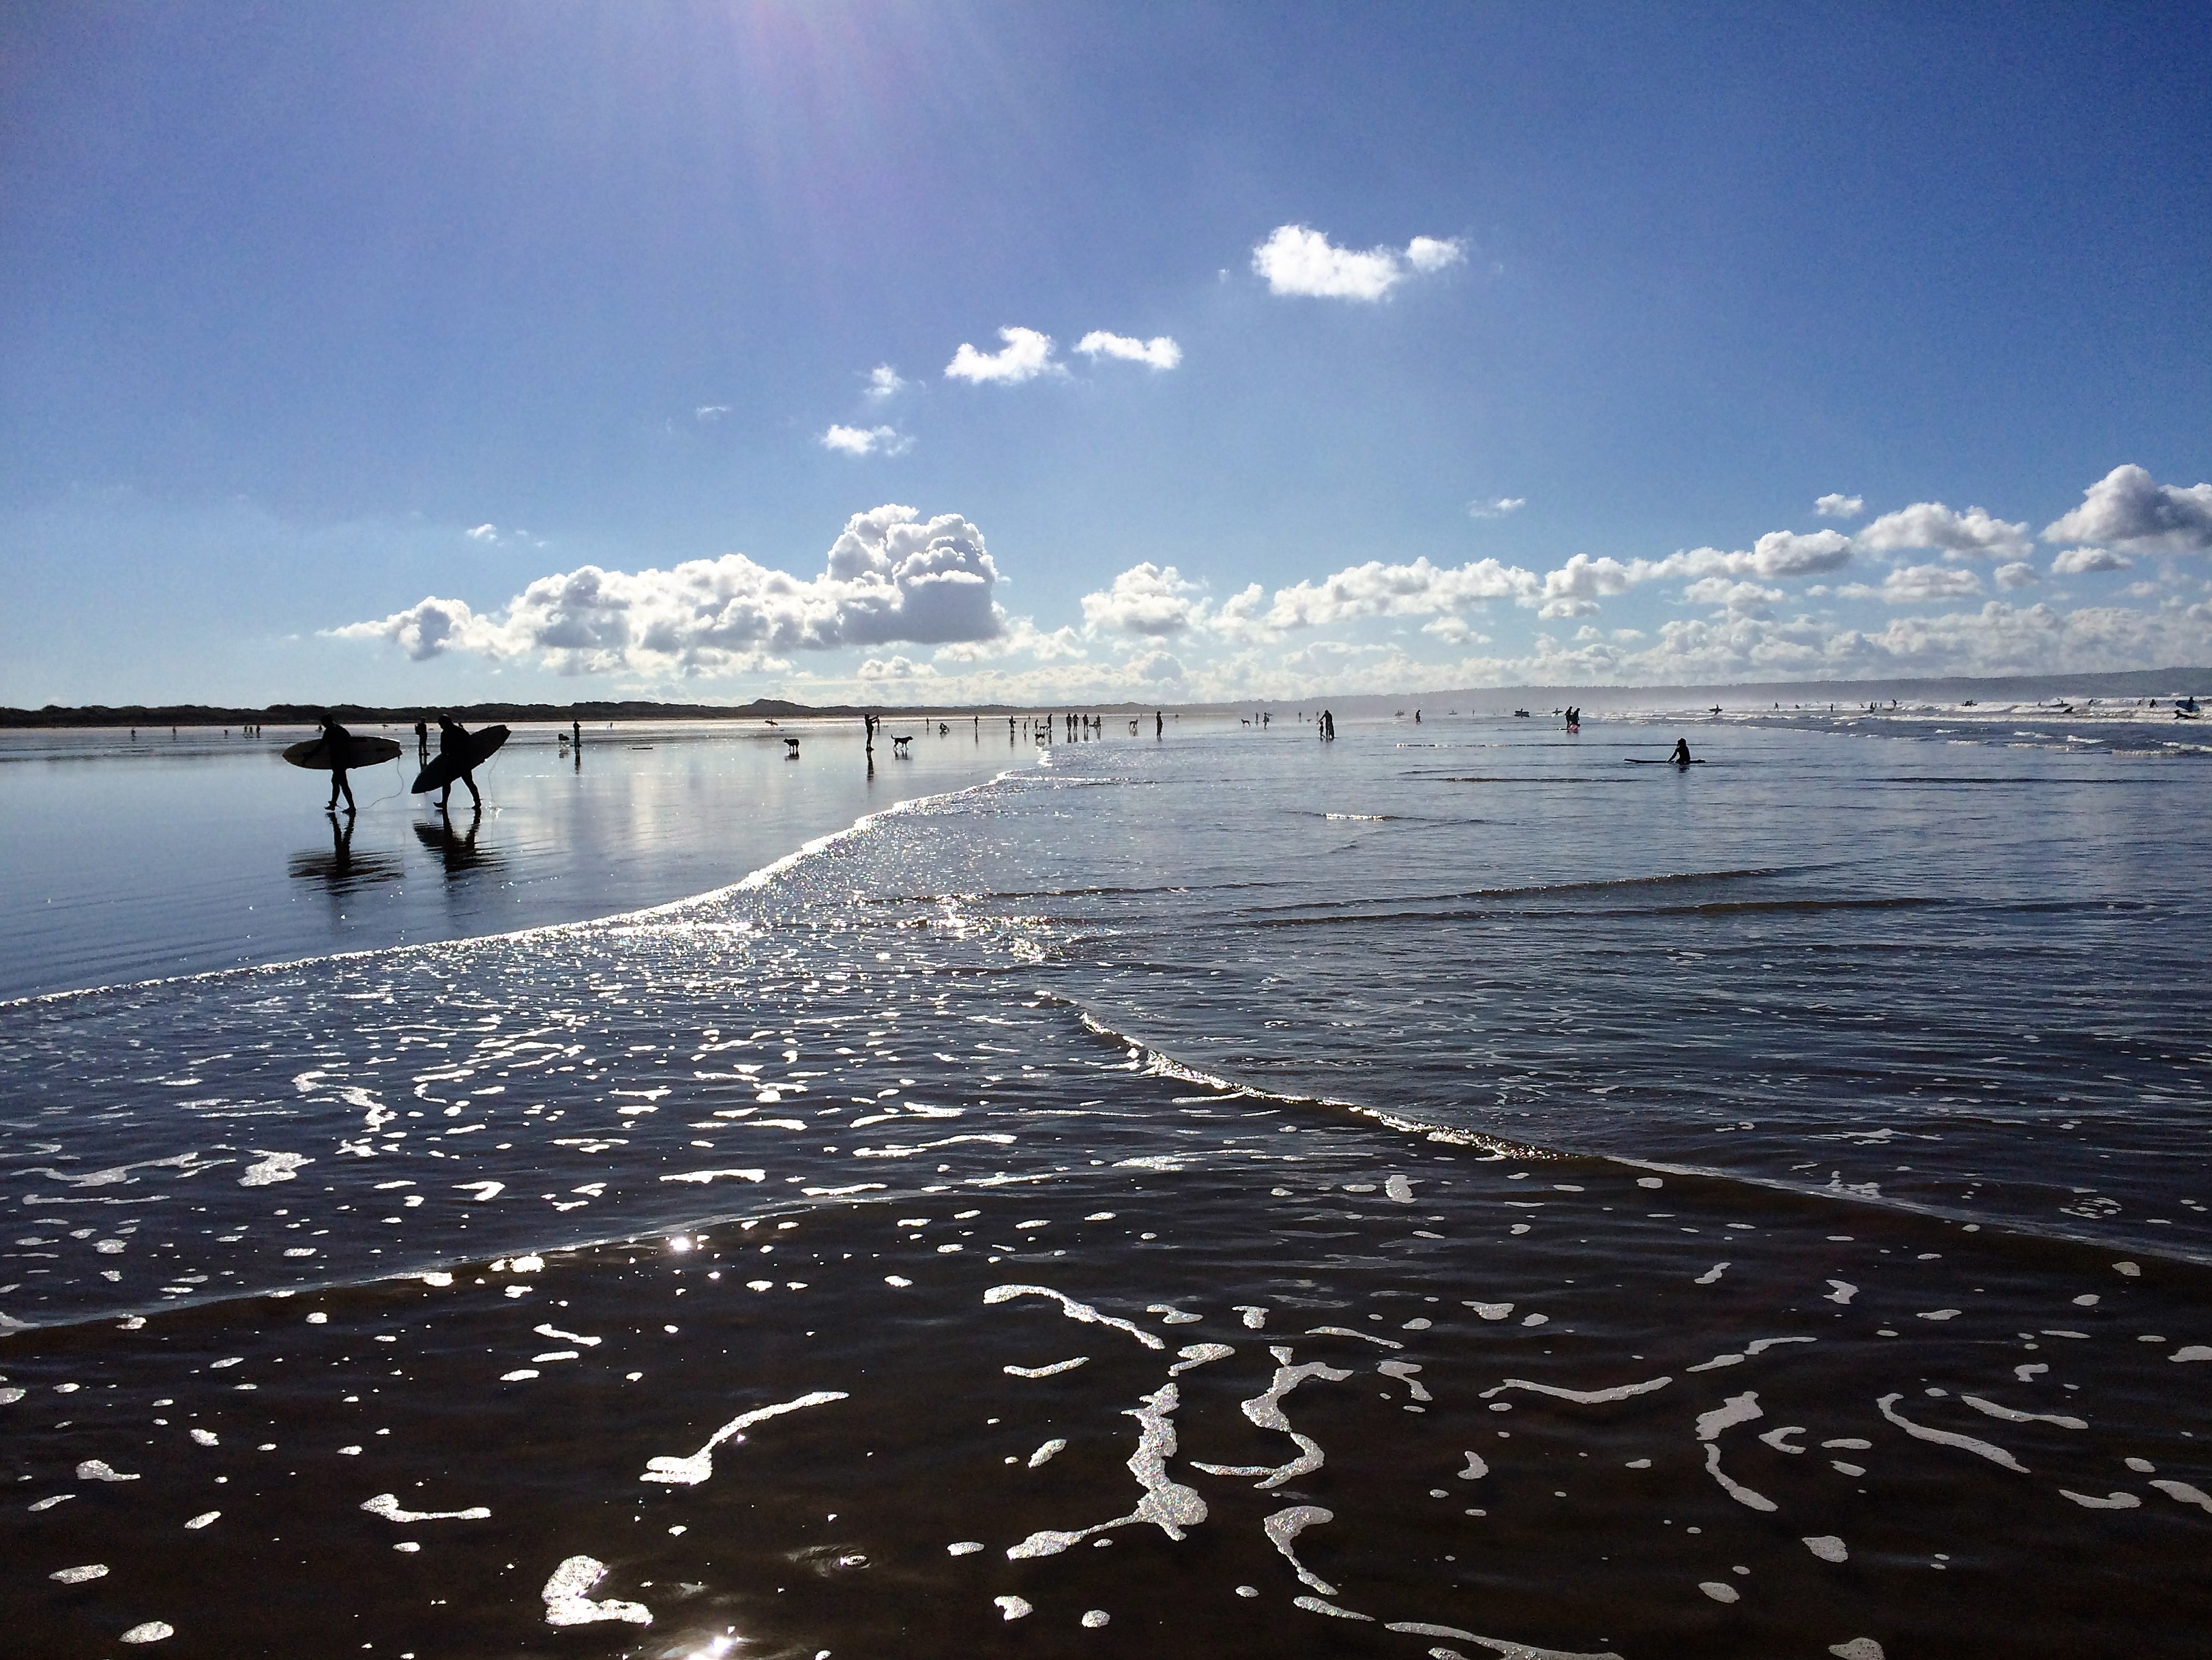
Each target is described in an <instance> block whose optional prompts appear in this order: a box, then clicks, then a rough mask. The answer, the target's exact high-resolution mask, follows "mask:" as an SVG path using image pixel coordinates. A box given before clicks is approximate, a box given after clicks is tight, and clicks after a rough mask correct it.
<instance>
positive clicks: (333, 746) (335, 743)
mask: <svg viewBox="0 0 2212 1660" xmlns="http://www.w3.org/2000/svg"><path fill="white" fill-rule="evenodd" d="M321 721H322V727H323V746H324V748H325V750H327V751H329V753H330V757H331V799H330V802H329V804H328V805H327V806H325V807H324V809H323V811H324V812H337V810H338V795H339V794H340V793H341V792H343V794H344V795H345V803H346V811H347V812H355V811H356V808H355V806H354V804H353V785H352V784H351V783H350V782H349V781H348V780H347V778H346V763H347V761H348V760H349V758H350V751H352V749H353V734H352V733H349V732H348V731H347V730H346V729H345V728H344V727H342V726H340V725H339V724H338V723H337V717H336V716H334V715H331V714H327V713H326V714H324V715H323V716H322V717H321Z"/></svg>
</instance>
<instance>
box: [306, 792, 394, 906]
mask: <svg viewBox="0 0 2212 1660" xmlns="http://www.w3.org/2000/svg"><path fill="white" fill-rule="evenodd" d="M330 821H331V850H330V851H329V852H328V853H324V852H321V851H320V850H317V851H316V852H313V853H295V854H293V855H292V857H291V860H290V862H289V870H290V872H291V873H292V874H293V875H294V876H296V877H299V878H301V879H302V880H306V881H315V882H320V883H321V884H322V885H324V886H325V887H327V888H328V889H330V891H331V892H332V893H343V892H345V891H347V890H348V889H350V888H356V887H360V886H362V885H363V884H365V883H369V882H388V881H390V880H391V879H392V878H393V877H395V876H397V875H398V874H399V861H398V860H397V859H394V858H393V857H392V855H391V854H384V853H363V854H356V853H355V852H354V850H353V824H354V818H353V815H352V814H351V813H346V814H344V815H343V816H341V815H339V814H337V813H335V812H334V813H331V815H330Z"/></svg>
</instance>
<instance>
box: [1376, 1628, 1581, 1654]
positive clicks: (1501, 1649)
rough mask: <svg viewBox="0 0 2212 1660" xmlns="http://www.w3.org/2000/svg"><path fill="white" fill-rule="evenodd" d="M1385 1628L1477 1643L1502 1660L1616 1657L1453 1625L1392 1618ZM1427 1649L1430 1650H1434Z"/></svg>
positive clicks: (1408, 1634)
mask: <svg viewBox="0 0 2212 1660" xmlns="http://www.w3.org/2000/svg"><path fill="white" fill-rule="evenodd" d="M1383 1630H1385V1631H1396V1632H1403V1633H1406V1634H1407V1636H1409V1637H1449V1638H1454V1639H1457V1640H1458V1641H1460V1642H1462V1643H1480V1644H1481V1645H1482V1646H1483V1647H1485V1648H1486V1649H1489V1650H1491V1651H1493V1652H1494V1653H1497V1654H1499V1655H1502V1656H1504V1660H1620V1656H1619V1655H1617V1654H1615V1653H1614V1652H1613V1651H1612V1650H1611V1649H1606V1650H1603V1651H1601V1652H1599V1653H1596V1654H1583V1653H1577V1652H1574V1651H1570V1650H1567V1649H1540V1648H1535V1647H1532V1646H1531V1645H1528V1644H1527V1643H1516V1642H1513V1641H1512V1640H1510V1639H1507V1638H1504V1637H1484V1636H1480V1635H1479V1634H1478V1633H1474V1632H1471V1631H1462V1630H1461V1629H1460V1628H1459V1627H1457V1626H1431V1625H1428V1624H1425V1623H1424V1622H1423V1621H1421V1620H1392V1621H1391V1622H1390V1623H1389V1625H1387V1626H1385V1627H1383ZM1430 1652H1431V1653H1434V1652H1435V1651H1434V1650H1431V1651H1430Z"/></svg>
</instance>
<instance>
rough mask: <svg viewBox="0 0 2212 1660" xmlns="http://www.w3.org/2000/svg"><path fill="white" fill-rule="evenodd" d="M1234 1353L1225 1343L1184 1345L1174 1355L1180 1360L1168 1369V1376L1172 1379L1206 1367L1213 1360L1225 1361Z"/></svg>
mask: <svg viewBox="0 0 2212 1660" xmlns="http://www.w3.org/2000/svg"><path fill="white" fill-rule="evenodd" d="M1234 1353H1237V1351H1236V1350H1235V1349H1233V1348H1231V1347H1229V1345H1228V1344H1226V1343H1190V1344H1186V1345H1185V1346H1184V1347H1182V1348H1179V1349H1177V1350H1176V1354H1177V1355H1179V1356H1181V1357H1182V1358H1181V1359H1178V1360H1177V1361H1176V1363H1175V1365H1172V1366H1170V1367H1169V1368H1168V1376H1169V1377H1176V1376H1177V1375H1178V1374H1179V1373H1182V1372H1186V1371H1191V1370H1193V1369H1194V1368H1195V1367H1199V1366H1203V1365H1208V1364H1210V1363H1211V1362H1212V1361H1215V1360H1226V1359H1228V1358H1229V1357H1230V1356H1231V1355H1232V1354H1234Z"/></svg>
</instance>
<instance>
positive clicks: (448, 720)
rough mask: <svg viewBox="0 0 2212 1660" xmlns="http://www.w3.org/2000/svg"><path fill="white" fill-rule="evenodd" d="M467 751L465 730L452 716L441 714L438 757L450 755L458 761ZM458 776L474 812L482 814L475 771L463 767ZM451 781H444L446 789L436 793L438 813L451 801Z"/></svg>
mask: <svg viewBox="0 0 2212 1660" xmlns="http://www.w3.org/2000/svg"><path fill="white" fill-rule="evenodd" d="M468 750H469V734H468V732H467V730H466V729H465V727H463V726H462V725H461V723H460V722H459V721H456V720H454V719H453V716H452V715H450V714H441V715H440V716H439V717H438V753H439V754H440V755H450V756H452V757H453V758H454V759H455V760H456V761H459V759H460V758H461V757H463V756H465V755H466V754H467V753H468ZM459 776H460V781H461V782H463V783H464V784H466V785H467V786H468V787H469V800H471V801H473V802H474V803H476V810H477V812H483V795H482V794H479V793H478V792H477V778H476V769H475V768H474V767H473V766H468V767H463V768H462V769H460V774H459ZM452 799H453V780H452V779H450V778H448V779H447V781H446V787H445V788H444V789H442V790H441V791H440V792H439V793H438V811H439V812H445V810H446V804H447V802H448V801H449V800H452Z"/></svg>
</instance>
